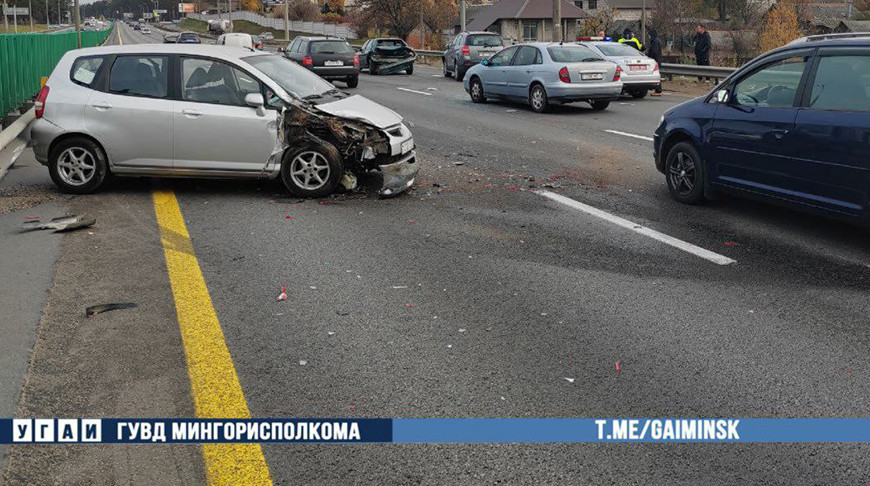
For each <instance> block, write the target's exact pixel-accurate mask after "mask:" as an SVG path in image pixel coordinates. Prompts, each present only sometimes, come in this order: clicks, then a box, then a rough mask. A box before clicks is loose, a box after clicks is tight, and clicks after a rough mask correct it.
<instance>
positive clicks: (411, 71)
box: [405, 66, 414, 75]
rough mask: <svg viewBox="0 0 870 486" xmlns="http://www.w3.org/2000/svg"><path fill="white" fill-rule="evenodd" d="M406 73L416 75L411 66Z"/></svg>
mask: <svg viewBox="0 0 870 486" xmlns="http://www.w3.org/2000/svg"><path fill="white" fill-rule="evenodd" d="M405 72H406V73H408V74H409V75H410V74H414V66H411V67H409V68H408V69H405Z"/></svg>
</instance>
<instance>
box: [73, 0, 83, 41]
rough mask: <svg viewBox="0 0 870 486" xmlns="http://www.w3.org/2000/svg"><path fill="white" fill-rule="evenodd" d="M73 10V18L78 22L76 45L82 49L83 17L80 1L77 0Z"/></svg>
mask: <svg viewBox="0 0 870 486" xmlns="http://www.w3.org/2000/svg"><path fill="white" fill-rule="evenodd" d="M73 8H74V9H75V12H73V16H74V18H75V21H76V45H78V46H79V49H81V48H82V17H81V15H80V13H79V0H75V3H74V4H73Z"/></svg>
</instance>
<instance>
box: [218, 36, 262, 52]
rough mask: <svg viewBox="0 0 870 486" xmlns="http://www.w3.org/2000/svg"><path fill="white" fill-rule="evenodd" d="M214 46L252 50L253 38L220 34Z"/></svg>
mask: <svg viewBox="0 0 870 486" xmlns="http://www.w3.org/2000/svg"><path fill="white" fill-rule="evenodd" d="M215 44H217V45H219V46H236V47H246V48H248V49H254V48H255V47H254V38H253V37H251V34H222V35H221V36H220V37H218V38H217V41H215Z"/></svg>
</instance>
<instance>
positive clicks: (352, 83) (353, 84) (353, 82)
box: [345, 76, 359, 88]
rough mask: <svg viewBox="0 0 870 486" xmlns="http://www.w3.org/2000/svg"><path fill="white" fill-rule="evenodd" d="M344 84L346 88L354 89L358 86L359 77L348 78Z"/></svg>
mask: <svg viewBox="0 0 870 486" xmlns="http://www.w3.org/2000/svg"><path fill="white" fill-rule="evenodd" d="M345 82H346V83H347V87H348V88H356V87H357V86H359V76H348V77H347V80H346V81H345Z"/></svg>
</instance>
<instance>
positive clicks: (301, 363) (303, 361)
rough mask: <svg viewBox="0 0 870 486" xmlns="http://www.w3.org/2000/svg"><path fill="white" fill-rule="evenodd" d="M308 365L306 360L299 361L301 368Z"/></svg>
mask: <svg viewBox="0 0 870 486" xmlns="http://www.w3.org/2000/svg"><path fill="white" fill-rule="evenodd" d="M307 364H308V361H305V360H304V359H300V360H299V366H305V365H307Z"/></svg>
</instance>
